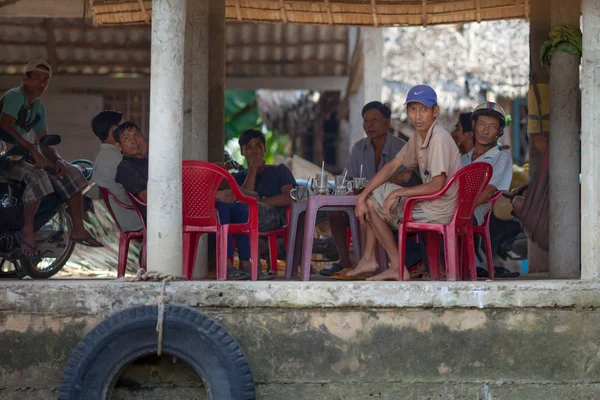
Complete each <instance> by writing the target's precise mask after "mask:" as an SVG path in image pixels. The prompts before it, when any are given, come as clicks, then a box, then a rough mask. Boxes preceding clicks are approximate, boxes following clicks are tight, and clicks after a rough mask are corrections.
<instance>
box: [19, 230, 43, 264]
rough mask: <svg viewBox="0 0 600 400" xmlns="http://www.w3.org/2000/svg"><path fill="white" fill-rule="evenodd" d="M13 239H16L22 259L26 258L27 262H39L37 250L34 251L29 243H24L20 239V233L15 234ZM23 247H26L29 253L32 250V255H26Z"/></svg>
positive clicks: (39, 256)
mask: <svg viewBox="0 0 600 400" xmlns="http://www.w3.org/2000/svg"><path fill="white" fill-rule="evenodd" d="M15 238H17V242H18V243H19V246H20V247H21V254H22V256H23V257H25V258H27V259H28V260H39V259H40V258H41V255H40V252H39V250H36V249H35V247H34V246H32V245H31V243H27V242H26V241H24V240H23V238H22V237H21V232H16V233H15ZM23 246H25V247H28V248H29V250H30V251H32V250H33V252H34V254H27V253H26V252H25V249H24V248H23Z"/></svg>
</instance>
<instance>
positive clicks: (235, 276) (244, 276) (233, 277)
mask: <svg viewBox="0 0 600 400" xmlns="http://www.w3.org/2000/svg"><path fill="white" fill-rule="evenodd" d="M227 280H229V281H247V280H250V274H249V273H247V272H244V271H240V270H239V269H237V268H234V267H231V268H228V269H227Z"/></svg>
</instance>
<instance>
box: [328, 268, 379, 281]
mask: <svg viewBox="0 0 600 400" xmlns="http://www.w3.org/2000/svg"><path fill="white" fill-rule="evenodd" d="M350 271H352V269H350V268H344V269H343V270H341V271H340V272H336V273H335V274H333V275H332V276H331V279H336V280H340V281H364V280H365V279H367V278H370V277H372V276H373V275H375V274H374V273H370V274H367V273H365V274H360V275H355V276H348V272H350Z"/></svg>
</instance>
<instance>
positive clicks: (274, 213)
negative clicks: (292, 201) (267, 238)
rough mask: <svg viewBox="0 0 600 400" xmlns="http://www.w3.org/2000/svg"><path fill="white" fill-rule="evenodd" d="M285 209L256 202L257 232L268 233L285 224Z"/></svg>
mask: <svg viewBox="0 0 600 400" xmlns="http://www.w3.org/2000/svg"><path fill="white" fill-rule="evenodd" d="M286 222H287V221H286V215H285V208H281V207H274V206H270V205H267V204H264V203H261V202H260V201H259V202H258V231H259V232H268V231H271V230H273V229H277V228H280V227H282V226H284V225H285V224H286Z"/></svg>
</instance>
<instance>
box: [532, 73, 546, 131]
mask: <svg viewBox="0 0 600 400" xmlns="http://www.w3.org/2000/svg"><path fill="white" fill-rule="evenodd" d="M536 86H537V89H538V93H539V96H540V105H541V109H542V112H541V113H540V111H539V108H538V102H537V100H536V96H535V90H534V88H533V85H529V92H527V109H528V113H529V114H528V116H527V134H528V135H535V134H539V133H541V132H542V131H543V132H546V133H548V132H550V84H548V83H541V84H538V85H536ZM540 115H541V117H540ZM540 122H543V125H542V128H543V129H542V131H540Z"/></svg>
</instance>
